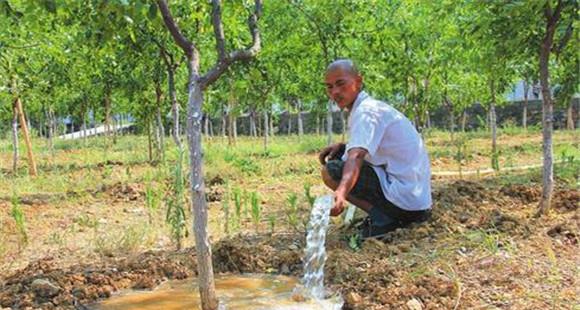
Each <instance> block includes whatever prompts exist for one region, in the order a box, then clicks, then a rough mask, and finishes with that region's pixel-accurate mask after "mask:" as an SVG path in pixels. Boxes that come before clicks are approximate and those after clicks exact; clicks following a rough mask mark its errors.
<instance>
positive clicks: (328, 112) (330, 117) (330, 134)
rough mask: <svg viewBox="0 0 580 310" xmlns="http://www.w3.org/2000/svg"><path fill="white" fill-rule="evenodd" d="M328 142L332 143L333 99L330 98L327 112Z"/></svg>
mask: <svg viewBox="0 0 580 310" xmlns="http://www.w3.org/2000/svg"><path fill="white" fill-rule="evenodd" d="M326 134H327V139H326V144H328V145H331V144H332V100H328V106H327V112H326Z"/></svg>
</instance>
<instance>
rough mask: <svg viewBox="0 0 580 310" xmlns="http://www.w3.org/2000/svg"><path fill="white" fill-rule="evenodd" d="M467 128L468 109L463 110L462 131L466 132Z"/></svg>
mask: <svg viewBox="0 0 580 310" xmlns="http://www.w3.org/2000/svg"><path fill="white" fill-rule="evenodd" d="M466 127H467V109H463V113H462V115H461V131H462V132H465V128H466Z"/></svg>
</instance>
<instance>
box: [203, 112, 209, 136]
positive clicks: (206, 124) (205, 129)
mask: <svg viewBox="0 0 580 310" xmlns="http://www.w3.org/2000/svg"><path fill="white" fill-rule="evenodd" d="M203 134H204V135H205V137H206V138H209V119H208V117H207V115H204V117H203Z"/></svg>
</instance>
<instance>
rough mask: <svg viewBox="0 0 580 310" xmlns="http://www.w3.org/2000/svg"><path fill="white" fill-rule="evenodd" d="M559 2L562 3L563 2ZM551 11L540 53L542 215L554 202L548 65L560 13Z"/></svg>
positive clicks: (540, 213) (551, 112)
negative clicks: (542, 156) (542, 158)
mask: <svg viewBox="0 0 580 310" xmlns="http://www.w3.org/2000/svg"><path fill="white" fill-rule="evenodd" d="M558 4H559V5H561V3H558ZM550 11H551V10H550V9H549V7H548V8H546V14H545V15H547V23H546V33H545V35H544V38H543V39H542V44H541V46H540V53H539V54H540V55H539V63H540V85H541V86H542V127H543V128H542V149H543V153H544V154H543V155H544V162H543V177H542V199H541V200H540V205H539V209H538V213H537V214H536V216H540V215H542V214H544V213H546V212H547V211H548V210H549V209H550V206H551V203H552V192H553V191H554V166H553V164H554V163H553V156H554V154H553V149H552V132H553V127H554V116H553V110H554V104H553V102H552V94H551V93H550V71H549V67H548V66H549V62H550V52H551V50H552V43H553V40H554V32H555V31H556V25H557V23H558V19H559V14H556V13H554V15H552V13H551V12H550Z"/></svg>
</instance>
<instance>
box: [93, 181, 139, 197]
mask: <svg viewBox="0 0 580 310" xmlns="http://www.w3.org/2000/svg"><path fill="white" fill-rule="evenodd" d="M97 192H105V193H107V195H109V196H110V197H112V198H113V200H114V201H115V202H118V201H135V200H138V199H139V198H141V197H144V196H145V189H144V186H143V185H142V184H139V183H131V184H125V183H121V182H118V183H115V184H111V185H106V184H105V185H103V186H101V187H99V188H98V189H97Z"/></svg>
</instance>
